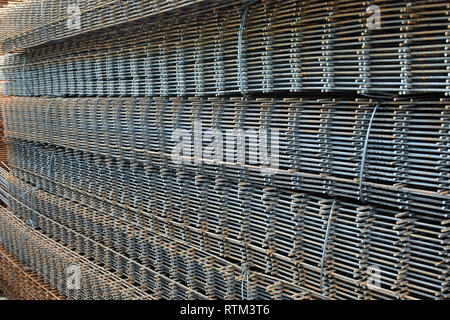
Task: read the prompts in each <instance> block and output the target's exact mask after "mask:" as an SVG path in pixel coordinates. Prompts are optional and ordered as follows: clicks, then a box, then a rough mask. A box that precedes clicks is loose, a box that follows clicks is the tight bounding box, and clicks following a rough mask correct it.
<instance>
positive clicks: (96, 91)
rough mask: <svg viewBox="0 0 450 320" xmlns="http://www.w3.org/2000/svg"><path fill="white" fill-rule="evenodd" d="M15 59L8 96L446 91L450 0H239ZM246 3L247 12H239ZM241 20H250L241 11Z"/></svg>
mask: <svg viewBox="0 0 450 320" xmlns="http://www.w3.org/2000/svg"><path fill="white" fill-rule="evenodd" d="M232 4H233V5H230V6H225V7H223V6H222V7H221V6H220V5H219V4H216V6H217V8H215V7H214V6H213V7H206V8H207V9H203V10H200V11H198V12H197V14H195V15H191V14H184V15H166V16H164V17H161V18H160V19H158V20H157V21H150V22H146V23H143V24H139V25H125V26H124V27H123V28H121V29H113V30H109V31H104V32H102V33H93V34H87V35H85V36H83V37H78V38H74V39H71V40H70V41H66V42H64V43H55V44H49V45H47V46H41V47H36V48H31V49H29V50H27V52H26V53H24V54H21V55H10V56H7V58H6V60H5V66H4V68H3V73H4V76H3V77H4V79H6V80H7V81H8V82H7V83H6V84H7V86H6V87H5V93H6V94H7V95H17V96H43V95H49V96H136V97H138V96H147V97H153V96H185V95H197V96H198V95H200V96H202V95H223V94H236V93H240V94H244V95H245V94H257V93H286V92H306V91H311V90H312V91H322V92H345V91H350V92H359V93H364V94H369V93H380V92H381V93H383V94H385V95H386V94H388V95H389V94H391V95H399V94H400V95H408V94H417V93H442V94H448V93H449V92H450V82H449V70H450V69H449V68H450V67H449V60H448V55H449V52H448V41H449V37H450V36H449V34H448V31H447V27H448V20H449V15H448V13H449V12H450V11H449V4H448V2H447V1H428V0H427V1H425V0H423V1H414V2H412V3H411V2H410V1H397V2H395V3H392V2H391V1H374V4H377V5H379V6H380V8H381V10H382V12H383V20H382V24H381V25H380V27H379V28H378V29H377V28H373V27H371V26H370V25H368V19H369V17H370V13H368V12H367V11H366V9H367V1H337V2H336V1H296V0H289V1H286V0H283V1H281V0H278V1H269V0H265V1H258V2H256V3H254V4H252V5H251V6H247V7H245V8H247V11H244V12H247V14H244V13H243V6H242V5H241V3H240V1H236V2H234V3H232ZM244 10H245V9H244ZM244 18H245V19H244Z"/></svg>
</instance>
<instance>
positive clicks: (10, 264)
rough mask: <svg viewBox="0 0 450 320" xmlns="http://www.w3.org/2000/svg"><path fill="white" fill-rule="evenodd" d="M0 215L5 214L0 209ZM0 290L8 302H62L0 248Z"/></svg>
mask: <svg viewBox="0 0 450 320" xmlns="http://www.w3.org/2000/svg"><path fill="white" fill-rule="evenodd" d="M0 211H1V213H2V214H4V213H5V212H7V210H6V209H4V208H1V209H0ZM0 290H1V292H2V293H3V295H4V296H6V297H7V298H8V299H10V300H13V299H14V300H64V297H63V296H61V294H60V293H58V292H57V291H55V290H54V289H52V288H51V287H50V286H49V285H48V283H46V282H45V281H44V280H43V279H42V278H40V277H39V276H38V275H37V274H35V273H34V272H32V271H30V270H27V268H26V267H25V266H24V265H23V264H22V263H21V262H20V261H19V260H17V259H16V258H15V257H14V256H13V255H11V254H10V253H9V252H7V251H6V250H5V249H4V248H2V247H0Z"/></svg>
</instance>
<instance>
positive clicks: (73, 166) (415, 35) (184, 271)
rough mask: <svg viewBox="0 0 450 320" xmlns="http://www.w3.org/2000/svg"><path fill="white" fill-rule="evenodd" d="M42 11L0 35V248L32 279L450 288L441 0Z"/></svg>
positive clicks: (209, 290) (271, 290) (46, 7)
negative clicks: (72, 26) (0, 52)
mask: <svg viewBox="0 0 450 320" xmlns="http://www.w3.org/2000/svg"><path fill="white" fill-rule="evenodd" d="M200 3H201V5H200ZM58 4H59V6H58V7H57V6H55V5H54V2H53V1H51V2H45V1H43V2H37V1H30V2H28V3H26V4H23V5H22V6H18V7H16V9H12V10H11V11H10V12H11V13H12V14H10V15H8V16H7V18H6V19H7V22H6V23H8V24H9V26H10V27H9V28H5V29H4V30H2V32H3V33H0V42H3V44H4V46H5V48H6V50H11V49H13V48H27V49H26V51H25V52H23V53H21V54H10V55H7V56H5V59H4V61H3V62H0V63H1V64H2V67H1V71H2V75H1V79H3V80H4V82H2V83H3V84H4V87H5V93H6V94H8V95H14V96H16V97H10V98H8V99H5V100H4V101H2V102H1V104H2V109H3V118H4V125H5V134H6V137H7V141H8V142H9V153H10V154H9V160H10V161H9V167H10V171H9V172H7V171H5V170H4V169H0V199H1V200H2V201H3V202H5V203H6V204H7V205H8V210H9V211H7V210H2V211H1V214H0V239H1V244H2V245H3V246H4V247H5V248H6V249H7V250H8V251H10V252H11V253H12V254H14V256H16V257H17V258H18V259H19V260H20V261H21V262H22V263H23V264H25V265H27V266H28V267H30V268H31V269H32V270H33V271H35V272H36V273H37V274H38V275H39V276H40V277H42V278H43V279H45V280H46V281H47V282H48V283H50V284H51V286H52V288H53V289H55V290H58V291H59V292H60V293H61V294H63V295H65V296H67V297H68V298H69V299H101V298H107V299H236V298H240V299H348V298H350V299H380V298H382V299H399V298H400V299H422V298H427V299H429V298H433V299H448V298H450V290H449V288H450V286H449V280H450V268H449V264H450V259H449V248H450V246H449V244H450V226H449V223H450V219H449V212H450V201H449V200H450V198H449V192H450V179H449V178H450V145H449V136H450V113H449V108H450V107H449V106H450V103H449V100H448V98H446V95H447V94H448V92H449V91H450V80H449V79H450V73H449V70H450V69H449V68H450V67H449V61H448V41H449V37H450V36H449V34H448V31H447V27H448V21H449V12H450V10H449V9H450V8H449V6H450V5H449V4H448V2H447V1H442V0H433V1H425V0H420V1H414V2H411V1H396V2H392V1H384V0H377V1H372V2H371V4H373V5H375V6H379V7H380V9H381V14H382V15H381V25H380V26H379V27H377V26H375V27H374V26H372V25H370V24H369V23H368V21H369V19H370V15H371V12H370V11H368V10H367V6H368V3H367V1H350V0H341V1H319V0H312V1H295V0H284V1H282V0H260V1H250V2H245V3H244V2H243V1H240V0H234V1H231V0H230V1H226V2H218V1H200V0H197V1H187V0H186V1H181V2H180V1H159V0H158V1H128V2H123V3H122V2H120V1H107V2H102V3H97V6H92V5H93V3H92V1H82V2H81V3H79V5H81V7H82V10H81V11H82V15H81V22H82V28H81V30H76V31H74V30H71V31H68V30H66V29H65V28H63V27H61V24H62V23H64V24H65V23H66V22H67V21H65V20H67V19H68V18H69V17H68V16H67V14H66V11H65V10H66V7H67V6H68V4H69V3H68V2H67V3H66V2H64V1H62V2H61V1H59V2H58ZM85 5H86V10H85V9H84V6H85ZM88 5H90V6H88ZM187 7H189V10H186V9H187ZM50 8H51V9H50ZM93 9H95V10H93ZM119 9H120V10H119ZM24 12H27V13H26V14H24ZM156 14H157V17H158V19H157V20H156V19H142V18H145V17H150V16H153V17H156ZM39 15H41V17H40V18H43V22H42V19H40V20H41V22H40V23H39V20H38V21H35V20H33V23H31V24H30V25H29V27H27V28H23V30H20V26H21V25H23V21H27V20H26V19H27V17H28V19H29V18H30V17H37V16H39ZM3 19H5V17H3ZM137 19H140V20H139V24H133V23H124V22H132V21H135V20H136V21H137ZM5 21H6V20H5ZM46 21H47V22H46ZM1 23H5V22H0V24H1ZM119 23H123V24H121V25H120V28H119V27H112V26H114V25H117V24H119ZM100 26H101V28H102V30H97V28H99V27H100ZM104 27H110V28H106V29H104ZM88 31H89V32H88ZM90 31H96V32H90ZM75 34H79V35H80V36H78V37H72V36H73V35H75ZM81 34H82V35H81ZM44 35H45V36H44ZM68 37H71V38H70V39H67V38H68ZM59 38H60V39H67V40H66V41H64V42H55V41H54V40H56V39H59ZM44 43H45V45H42V46H35V45H36V44H44ZM325 93H327V94H325ZM344 94H345V96H344ZM418 94H421V96H419V95H418ZM402 95H405V97H401V98H400V96H402ZM17 96H22V97H17ZM24 96H26V97H24ZM33 96H36V97H33ZM56 97H58V98H56ZM180 135H181V136H183V139H180ZM215 135H218V136H215ZM228 138H231V139H228ZM184 139H186V141H185V140H184ZM252 139H253V140H252ZM213 140H214V142H215V143H219V142H220V141H221V142H222V145H217V144H215V145H214V146H213V148H212V149H211V144H212V142H213ZM181 142H184V143H186V144H180V143H181ZM230 143H231V145H230ZM177 152H178V153H177ZM241 153H244V154H243V155H242V154H241ZM71 266H79V267H81V269H82V270H81V271H82V272H81V275H82V279H83V280H82V284H81V288H80V289H78V290H72V289H69V288H68V287H67V285H66V280H67V272H66V271H67V268H69V267H71Z"/></svg>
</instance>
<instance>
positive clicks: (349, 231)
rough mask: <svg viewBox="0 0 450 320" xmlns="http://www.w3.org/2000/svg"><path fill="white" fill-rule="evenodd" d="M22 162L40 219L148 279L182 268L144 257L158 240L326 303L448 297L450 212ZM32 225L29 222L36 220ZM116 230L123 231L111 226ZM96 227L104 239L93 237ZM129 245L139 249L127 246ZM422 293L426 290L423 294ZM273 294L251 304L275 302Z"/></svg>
mask: <svg viewBox="0 0 450 320" xmlns="http://www.w3.org/2000/svg"><path fill="white" fill-rule="evenodd" d="M12 152H13V155H14V156H13V158H14V159H17V160H16V161H14V163H12V164H11V165H12V168H13V173H14V175H16V176H17V177H18V178H20V179H21V180H23V181H25V182H28V183H29V184H30V186H28V187H27V188H28V189H29V188H31V187H32V186H35V188H38V189H39V190H40V191H35V192H34V193H33V197H34V198H33V200H32V202H33V203H34V205H35V210H36V211H39V212H49V214H50V212H53V215H52V217H51V219H55V220H57V222H59V223H61V224H62V225H65V226H68V228H70V229H74V230H76V231H77V232H80V233H83V234H85V235H86V236H87V237H89V238H94V239H95V241H98V242H100V243H104V245H105V246H107V247H110V248H114V250H118V251H119V252H120V253H122V254H127V255H128V256H129V257H132V259H137V260H140V259H143V258H144V257H147V259H148V262H149V263H150V264H149V265H148V267H150V268H155V269H156V270H161V271H164V272H167V274H168V276H170V275H173V274H172V273H171V271H172V270H173V268H174V267H173V265H171V264H170V262H169V261H171V260H170V259H168V258H167V259H164V258H163V257H160V260H158V258H157V256H154V255H152V254H150V253H149V252H142V249H143V248H150V247H153V248H156V247H157V245H154V246H152V245H150V244H148V243H151V241H149V240H146V238H148V237H150V238H151V237H153V235H154V234H155V235H157V236H161V237H162V238H163V239H161V242H162V243H165V244H166V245H167V247H170V248H172V247H174V246H173V245H170V244H169V243H168V242H172V241H174V242H175V243H176V242H178V243H181V244H183V245H186V246H187V248H189V247H191V248H196V249H197V250H198V251H199V252H205V253H207V254H208V255H210V259H212V260H214V258H213V257H222V258H223V259H227V260H228V261H230V260H231V261H234V263H232V264H231V266H233V267H234V268H235V269H238V268H239V266H242V265H245V264H247V263H248V264H250V265H251V267H252V272H255V271H257V272H259V273H261V274H263V275H264V274H266V275H270V276H271V277H274V278H276V279H278V281H284V282H285V283H288V284H289V283H290V284H295V285H297V286H299V287H301V288H306V289H307V290H311V291H312V293H313V294H314V293H315V294H316V295H319V297H322V296H323V297H327V298H380V297H384V298H445V297H447V296H448V277H449V272H448V271H449V270H448V267H447V266H448V262H449V261H448V249H446V247H445V245H444V244H445V243H447V242H448V237H449V229H448V225H447V222H446V221H447V218H448V217H447V212H448V210H447V211H444V210H441V211H440V212H439V211H437V210H436V211H434V212H433V215H431V214H426V213H421V212H419V211H418V210H415V211H414V210H413V209H411V210H410V211H409V210H404V211H403V212H399V211H397V210H394V209H392V208H389V207H382V206H373V205H362V204H358V203H352V202H348V201H341V200H338V201H336V200H335V201H333V200H332V199H329V198H324V197H321V196H313V195H308V194H305V193H299V192H292V191H287V190H285V189H280V188H276V187H266V188H264V187H263V186H260V185H258V184H255V183H250V182H248V181H245V177H244V181H238V182H236V181H233V180H231V179H227V177H226V176H224V175H220V174H218V175H217V177H215V179H211V178H207V177H205V176H202V175H201V173H200V172H199V173H197V175H193V174H188V173H187V172H184V171H180V170H178V171H174V170H167V169H164V168H161V167H159V166H155V167H153V166H146V167H144V166H139V165H136V164H133V163H130V162H128V161H126V160H117V161H115V160H113V159H111V158H107V157H102V156H99V155H96V154H93V153H88V152H80V151H71V150H68V149H55V148H50V149H49V147H48V146H44V145H40V146H39V145H34V144H31V143H27V142H18V141H17V142H15V143H14V147H13V149H12ZM50 162H53V164H51V163H50ZM50 168H51V169H50ZM52 172H54V173H55V174H52ZM73 177H80V178H77V180H75V179H73ZM78 179H80V180H82V181H79V180H78ZM144 181H145V184H147V185H148V187H144V186H143V183H142V182H144ZM16 183H17V182H16ZM16 188H17V189H16ZM26 190H27V189H24V187H22V186H21V185H20V184H19V187H13V188H12V191H11V192H12V194H13V195H15V196H16V197H19V196H20V195H22V194H23V193H24V192H26ZM41 190H42V191H41ZM50 192H51V193H53V195H50V194H49V193H50ZM27 201H31V200H29V199H28V198H27ZM50 208H51V209H50ZM332 208H333V209H332ZM23 215H24V218H27V217H28V218H30V212H29V211H28V212H26V213H24V214H23ZM114 220H116V222H115V225H116V227H113V226H111V224H114ZM38 221H39V222H37V221H36V224H37V225H41V222H40V220H38ZM100 221H101V222H100ZM96 224H98V228H100V226H101V228H103V230H104V231H103V232H102V233H96V232H95V230H96V228H97V227H96ZM99 230H100V229H99ZM108 230H111V232H109V231H108ZM120 230H122V231H120ZM424 233H426V235H424ZM327 234H328V236H327ZM127 235H132V238H133V239H129V241H127ZM164 247H165V246H164ZM175 248H179V245H176V246H175ZM84 250H85V251H93V250H88V249H86V248H85V249H84ZM173 250H175V251H176V249H171V251H173ZM323 252H325V254H324V253H323ZM165 254H167V255H169V256H170V254H171V253H169V252H165ZM197 255H200V254H199V253H196V256H197ZM133 257H134V258H133ZM222 258H221V259H222ZM152 261H153V263H152ZM163 261H165V263H167V264H165V263H164V262H163ZM172 263H173V262H172ZM211 263H212V262H211ZM373 265H376V266H378V267H379V268H380V269H381V285H380V287H379V288H367V281H368V277H369V274H368V268H369V267H371V266H373ZM229 266H230V265H229ZM320 266H323V270H322V271H320ZM224 267H225V266H221V268H224ZM179 272H181V273H182V272H183V271H181V270H179ZM222 276H223V275H222ZM262 277H263V278H264V276H262ZM180 279H189V276H188V275H184V276H183V277H181V278H180ZM200 279H201V278H200ZM200 279H199V283H201V280H200ZM221 282H223V280H222V281H221ZM422 282H424V283H426V284H427V286H425V285H422V286H418V284H420V283H422ZM203 284H204V285H205V286H206V288H205V287H203V288H202V289H201V290H202V291H204V292H212V291H211V289H209V288H208V286H209V285H211V284H210V283H208V282H206V283H203ZM213 284H214V285H215V283H213ZM271 285H274V284H273V283H272V284H271ZM214 287H216V286H214ZM217 288H220V285H217ZM266 291H267V289H266ZM261 292H264V290H261ZM281 292H283V291H281ZM265 294H266V295H262V296H259V295H257V294H256V293H252V294H250V295H251V297H252V298H268V297H269V296H267V293H265ZM236 296H239V291H238V292H235V297H236ZM214 297H215V298H224V297H225V296H223V295H222V296H221V295H219V296H217V295H215V296H214Z"/></svg>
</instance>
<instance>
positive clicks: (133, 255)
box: [9, 178, 317, 299]
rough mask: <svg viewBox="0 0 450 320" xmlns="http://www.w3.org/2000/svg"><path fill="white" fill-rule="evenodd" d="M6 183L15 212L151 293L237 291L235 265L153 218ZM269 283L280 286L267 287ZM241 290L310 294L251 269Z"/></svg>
mask: <svg viewBox="0 0 450 320" xmlns="http://www.w3.org/2000/svg"><path fill="white" fill-rule="evenodd" d="M9 183H10V186H11V189H10V190H11V197H12V200H11V202H10V207H11V208H12V210H13V211H14V213H15V214H17V215H18V216H20V217H22V218H24V219H25V220H27V221H30V220H31V221H33V225H34V226H35V227H37V228H39V229H40V230H42V231H44V232H46V233H49V234H51V235H52V237H53V238H55V239H56V240H57V241H59V242H60V243H61V244H63V245H67V246H71V247H72V248H73V249H74V250H75V251H76V252H78V253H80V254H83V255H85V256H87V257H88V258H90V259H93V261H95V263H97V264H100V265H102V266H103V269H104V270H105V272H114V274H117V275H119V276H121V277H126V279H127V280H128V281H129V282H130V283H131V284H133V286H138V287H139V288H145V289H146V290H147V291H149V292H152V293H153V294H152V297H153V298H165V299H206V298H210V299H213V298H216V299H217V298H222V299H223V298H227V299H232V298H237V297H240V296H241V294H242V292H241V291H242V290H241V282H242V281H244V280H242V281H241V280H240V278H241V277H242V275H241V273H242V268H241V266H240V265H235V264H233V263H230V262H229V261H228V260H225V259H224V258H219V256H216V255H212V254H211V253H209V252H206V251H203V250H200V249H199V248H198V247H197V246H196V245H192V244H194V243H191V242H188V239H184V240H183V239H181V238H180V237H178V236H177V237H176V240H177V241H175V240H174V239H173V238H172V237H171V235H169V234H167V233H165V232H164V231H162V232H161V231H158V229H159V228H158V226H156V227H155V228H153V227H152V228H149V222H150V225H152V224H153V221H151V220H150V219H148V218H145V217H143V216H141V217H139V215H138V214H136V212H126V211H125V210H123V208H120V207H115V208H114V207H113V206H111V205H108V204H107V203H105V204H104V205H103V206H102V207H99V206H90V205H89V204H91V203H92V201H95V200H93V199H91V200H90V201H89V204H88V203H86V204H84V201H82V202H81V203H77V202H72V201H69V200H66V199H64V198H63V197H60V196H59V197H58V196H54V195H51V194H49V193H47V192H45V191H34V192H32V193H31V197H32V199H33V200H31V199H30V198H27V199H26V200H25V199H23V198H24V197H23V191H24V190H27V189H28V190H30V189H31V188H32V186H31V185H27V184H25V183H23V182H22V181H20V180H17V179H15V178H13V179H9ZM17 199H20V200H17ZM22 201H23V202H26V203H30V202H29V201H31V202H32V203H33V208H30V207H28V206H24V205H23V202H22ZM103 209H104V210H103ZM108 209H112V211H109V210H108ZM42 212H44V213H42ZM58 213H61V215H59V214H58ZM122 214H124V215H123V216H122ZM124 217H128V218H129V219H124ZM133 218H137V219H138V220H134V221H133ZM154 223H155V224H157V223H158V221H155V222H154ZM161 227H163V226H162V225H161ZM178 232H179V231H178ZM171 239H172V240H171ZM213 240H214V239H213ZM216 241H217V240H216ZM38 263H39V262H38ZM274 286H279V287H280V288H282V289H279V290H278V291H277V292H275V293H272V292H271V290H272V289H273V288H272V287H274ZM245 294H246V295H248V296H250V297H252V298H257V299H269V298H274V297H276V296H280V297H281V296H282V297H284V298H285V299H304V298H308V297H309V296H310V295H309V294H308V292H307V291H306V290H304V289H303V288H301V287H299V286H298V285H296V284H295V283H289V282H287V281H283V280H282V279H278V278H275V277H270V276H268V275H265V274H263V273H258V272H254V271H252V272H251V276H250V275H249V280H247V282H246V293H245ZM316 295H317V294H316Z"/></svg>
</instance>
